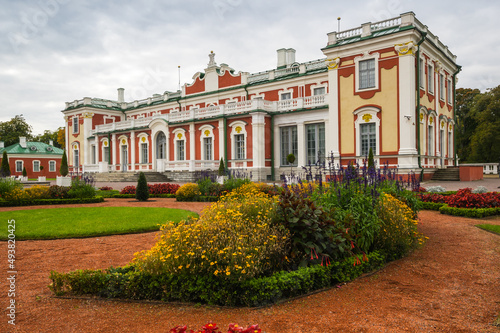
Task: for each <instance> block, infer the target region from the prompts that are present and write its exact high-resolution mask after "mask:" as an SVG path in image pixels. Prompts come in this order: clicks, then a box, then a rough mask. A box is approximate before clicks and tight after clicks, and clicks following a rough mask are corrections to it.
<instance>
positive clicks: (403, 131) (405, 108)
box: [386, 52, 420, 168]
mask: <svg viewBox="0 0 500 333" xmlns="http://www.w3.org/2000/svg"><path fill="white" fill-rule="evenodd" d="M398 60H399V116H398V117H399V152H398V154H399V158H398V164H399V167H400V168H418V159H417V140H416V126H419V122H420V119H418V117H417V118H415V117H416V116H415V105H416V103H417V101H416V95H415V91H416V85H415V57H414V55H413V52H405V53H399V58H398ZM386 130H387V129H386Z"/></svg>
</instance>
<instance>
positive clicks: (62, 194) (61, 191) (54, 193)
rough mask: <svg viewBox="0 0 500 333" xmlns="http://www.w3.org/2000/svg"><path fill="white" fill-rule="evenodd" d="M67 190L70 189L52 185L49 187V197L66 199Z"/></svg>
mask: <svg viewBox="0 0 500 333" xmlns="http://www.w3.org/2000/svg"><path fill="white" fill-rule="evenodd" d="M69 190H70V188H69V187H66V186H57V185H52V186H50V187H49V196H50V197H51V198H52V199H67V198H69V194H68V192H69Z"/></svg>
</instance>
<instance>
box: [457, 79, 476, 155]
mask: <svg viewBox="0 0 500 333" xmlns="http://www.w3.org/2000/svg"><path fill="white" fill-rule="evenodd" d="M479 94H481V92H480V91H479V89H471V88H459V89H457V90H456V101H455V111H456V116H457V118H456V119H457V124H456V126H455V134H456V137H455V142H456V147H457V154H458V157H459V158H460V162H462V163H463V162H465V161H469V160H470V155H471V145H470V144H471V137H472V134H474V131H475V130H476V127H477V125H478V123H477V120H476V119H475V118H474V117H473V115H472V107H473V105H474V97H476V96H477V95H479Z"/></svg>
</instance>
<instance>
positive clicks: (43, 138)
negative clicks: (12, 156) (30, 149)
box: [33, 128, 64, 148]
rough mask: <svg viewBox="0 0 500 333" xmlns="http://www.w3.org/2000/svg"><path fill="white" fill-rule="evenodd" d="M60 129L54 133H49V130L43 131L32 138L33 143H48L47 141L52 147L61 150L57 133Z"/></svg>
mask: <svg viewBox="0 0 500 333" xmlns="http://www.w3.org/2000/svg"><path fill="white" fill-rule="evenodd" d="M60 130H61V129H60V128H59V129H57V130H55V131H50V130H45V131H44V132H43V134H39V135H36V136H34V137H33V141H37V142H45V143H49V141H51V140H52V141H53V142H54V147H58V148H62V147H63V146H61V144H60V143H59V141H58V140H59V131H60ZM63 139H64V134H63Z"/></svg>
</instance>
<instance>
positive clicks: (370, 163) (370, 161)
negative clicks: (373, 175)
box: [368, 147, 375, 170]
mask: <svg viewBox="0 0 500 333" xmlns="http://www.w3.org/2000/svg"><path fill="white" fill-rule="evenodd" d="M369 169H375V160H374V159H373V150H372V147H370V151H369V152H368V170H369Z"/></svg>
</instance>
